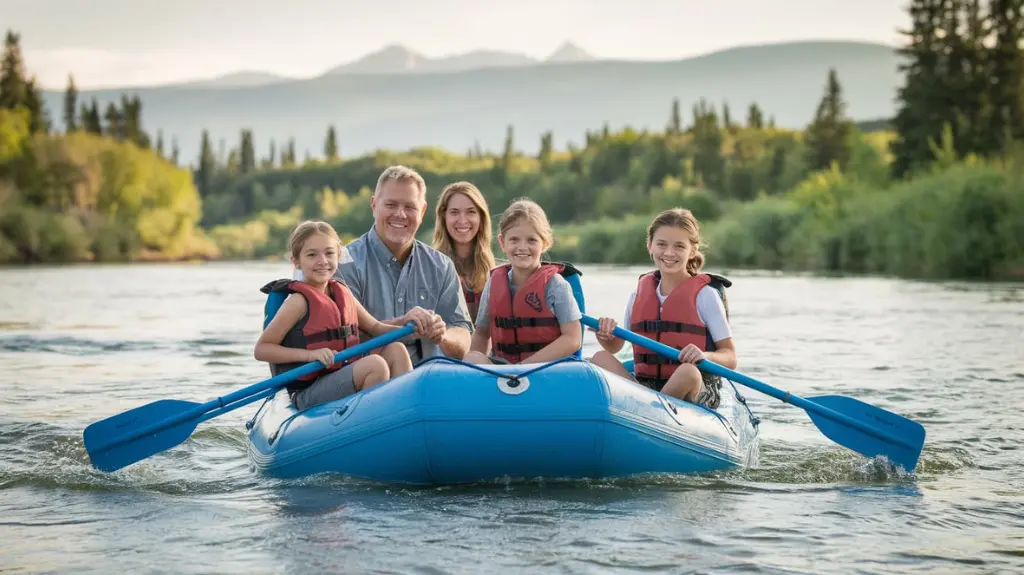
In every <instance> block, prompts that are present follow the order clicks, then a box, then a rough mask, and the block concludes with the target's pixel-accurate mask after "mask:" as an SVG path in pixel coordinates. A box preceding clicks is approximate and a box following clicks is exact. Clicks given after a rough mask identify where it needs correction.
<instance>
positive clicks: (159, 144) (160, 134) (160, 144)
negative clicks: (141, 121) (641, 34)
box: [154, 130, 164, 158]
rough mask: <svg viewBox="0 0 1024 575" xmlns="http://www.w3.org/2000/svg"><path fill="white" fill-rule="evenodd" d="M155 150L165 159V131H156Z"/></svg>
mask: <svg viewBox="0 0 1024 575" xmlns="http://www.w3.org/2000/svg"><path fill="white" fill-rule="evenodd" d="M154 150H155V151H156V153H157V155H159V156H160V157H161V158H162V157H164V131H163V130H157V131H156V146H154Z"/></svg>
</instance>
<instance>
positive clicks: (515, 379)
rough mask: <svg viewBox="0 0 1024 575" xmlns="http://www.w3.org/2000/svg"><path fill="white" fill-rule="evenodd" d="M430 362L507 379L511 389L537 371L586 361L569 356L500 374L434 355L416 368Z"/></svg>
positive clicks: (480, 366) (483, 367)
mask: <svg viewBox="0 0 1024 575" xmlns="http://www.w3.org/2000/svg"><path fill="white" fill-rule="evenodd" d="M432 361H441V362H445V363H453V364H455V365H464V366H466V367H471V368H473V369H475V370H477V371H482V372H484V373H486V374H487V375H493V376H494V377H497V378H498V379H507V380H508V386H509V387H511V388H516V387H518V386H519V383H520V381H519V380H520V379H524V378H526V377H527V376H528V375H531V374H534V373H537V372H538V371H542V370H545V369H547V368H549V367H551V366H552V365H557V364H559V363H564V362H570V361H571V362H586V360H584V359H580V358H578V357H576V356H572V355H570V356H567V357H563V358H559V359H556V360H554V361H549V362H547V363H542V364H540V365H539V366H537V367H535V368H533V369H528V370H526V371H524V372H522V373H501V372H500V371H494V370H493V369H490V368H488V367H485V366H483V365H480V364H476V363H467V362H465V361H462V360H461V359H455V358H453V357H448V356H444V355H435V356H434V357H428V358H427V359H425V360H423V361H421V362H419V363H418V364H416V367H417V368H419V367H420V366H421V365H425V364H427V363H430V362H432Z"/></svg>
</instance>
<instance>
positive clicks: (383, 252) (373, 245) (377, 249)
mask: <svg viewBox="0 0 1024 575" xmlns="http://www.w3.org/2000/svg"><path fill="white" fill-rule="evenodd" d="M369 236H370V237H369V240H368V241H369V243H370V249H371V250H373V253H374V255H376V256H377V259H379V260H380V261H382V262H392V261H393V262H395V263H398V258H397V257H395V254H393V253H391V250H390V249H389V248H388V246H387V244H385V243H384V240H382V239H380V234H379V233H377V226H373V227H372V228H370V233H369ZM415 252H416V238H413V240H412V249H411V250H410V251H409V258H411V257H412V255H413V253H415ZM407 260H408V258H407Z"/></svg>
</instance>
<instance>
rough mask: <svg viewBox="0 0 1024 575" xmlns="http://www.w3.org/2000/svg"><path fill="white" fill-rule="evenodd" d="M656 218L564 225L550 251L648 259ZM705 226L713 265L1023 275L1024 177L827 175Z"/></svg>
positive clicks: (733, 209) (969, 169) (989, 168)
mask: <svg viewBox="0 0 1024 575" xmlns="http://www.w3.org/2000/svg"><path fill="white" fill-rule="evenodd" d="M682 205H684V206H685V202H682ZM652 217H653V215H652V214H644V215H632V216H628V217H626V218H623V219H619V220H609V219H606V220H599V221H595V222H591V223H588V224H585V225H580V226H566V227H562V228H560V229H558V230H557V235H558V238H557V240H556V245H555V248H554V249H553V250H552V253H551V255H552V259H564V260H571V261H588V262H594V263H615V264H641V263H646V262H648V261H649V256H648V254H647V251H646V246H645V245H644V240H645V234H646V227H647V224H648V223H649V222H650V220H651V218H652ZM703 227H704V230H703V232H704V236H705V240H706V242H705V243H706V246H705V252H706V255H707V261H708V265H710V266H714V267H731V268H748V269H765V270H781V271H812V272H820V273H848V274H868V275H882V276H895V277H902V278H920V279H989V280H999V279H1010V280H1012V279H1024V180H1022V178H1021V173H1020V172H1018V171H1017V169H1016V168H1015V167H1014V166H1013V165H1012V164H1011V165H1003V164H1001V163H996V162H989V163H981V162H971V163H965V164H956V165H952V166H949V167H946V168H936V169H935V170H934V171H932V172H929V173H927V174H924V175H921V176H919V177H917V178H914V179H912V180H910V181H907V182H903V183H895V184H892V185H890V186H886V187H879V186H875V185H866V184H864V183H862V182H859V181H858V180H856V179H852V178H848V177H846V176H844V175H842V174H841V173H839V172H837V171H831V172H824V173H819V174H815V175H813V176H812V177H810V178H809V179H807V180H806V181H804V182H803V183H802V184H800V185H799V186H797V187H796V188H794V189H793V190H792V191H790V192H789V193H787V194H785V195H783V196H779V197H762V198H759V199H757V200H754V201H752V202H748V203H737V204H733V205H730V206H728V207H726V209H725V210H724V213H723V215H722V216H721V217H720V218H718V219H716V220H710V221H705V222H703Z"/></svg>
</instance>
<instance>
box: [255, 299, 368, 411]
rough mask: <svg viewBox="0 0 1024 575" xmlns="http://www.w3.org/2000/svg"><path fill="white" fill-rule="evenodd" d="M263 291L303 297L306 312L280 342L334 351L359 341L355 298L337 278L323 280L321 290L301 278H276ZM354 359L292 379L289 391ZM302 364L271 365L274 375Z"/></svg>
mask: <svg viewBox="0 0 1024 575" xmlns="http://www.w3.org/2000/svg"><path fill="white" fill-rule="evenodd" d="M260 291H262V292H263V293H270V292H274V291H280V292H285V293H298V294H301V295H302V296H303V297H304V298H306V314H305V315H303V316H302V318H300V319H299V321H298V322H296V323H295V325H294V326H292V328H291V329H290V330H288V333H287V334H285V336H284V339H283V340H282V341H281V345H282V346H284V347H292V348H297V349H321V348H325V347H326V348H329V349H331V350H334V351H335V352H339V351H342V350H344V349H346V348H349V347H352V346H354V345H357V344H358V343H359V316H358V315H357V313H356V300H355V298H354V297H353V296H352V292H351V291H349V289H348V286H346V285H345V284H344V283H342V282H339V281H337V280H333V279H332V280H330V281H328V282H327V291H328V293H329V294H330V297H328V295H327V294H325V293H323V292H321V291H320V290H318V289H316V288H314V287H313V286H311V285H309V284H308V283H306V282H303V281H295V280H286V279H283V280H276V281H273V282H270V283H268V284H267V285H265V286H263V289H261V290H260ZM356 359H358V358H357V357H353V358H351V359H349V360H348V361H343V362H340V363H335V364H333V365H331V367H328V368H324V369H321V370H319V371H317V372H315V373H312V374H310V375H306V376H303V377H300V378H298V379H296V381H295V382H293V383H290V384H288V390H289V391H290V392H295V391H299V390H302V389H305V388H307V387H309V386H310V385H312V383H313V382H314V381H316V378H318V377H320V376H322V375H324V374H325V373H330V372H332V371H337V370H339V369H341V368H342V367H344V366H345V365H347V364H349V363H352V362H353V361H355V360H356ZM303 365H305V363H283V364H271V366H270V369H271V372H272V373H273V374H274V375H278V374H280V373H284V372H286V371H290V370H292V369H295V368H297V367H301V366H303Z"/></svg>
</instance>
